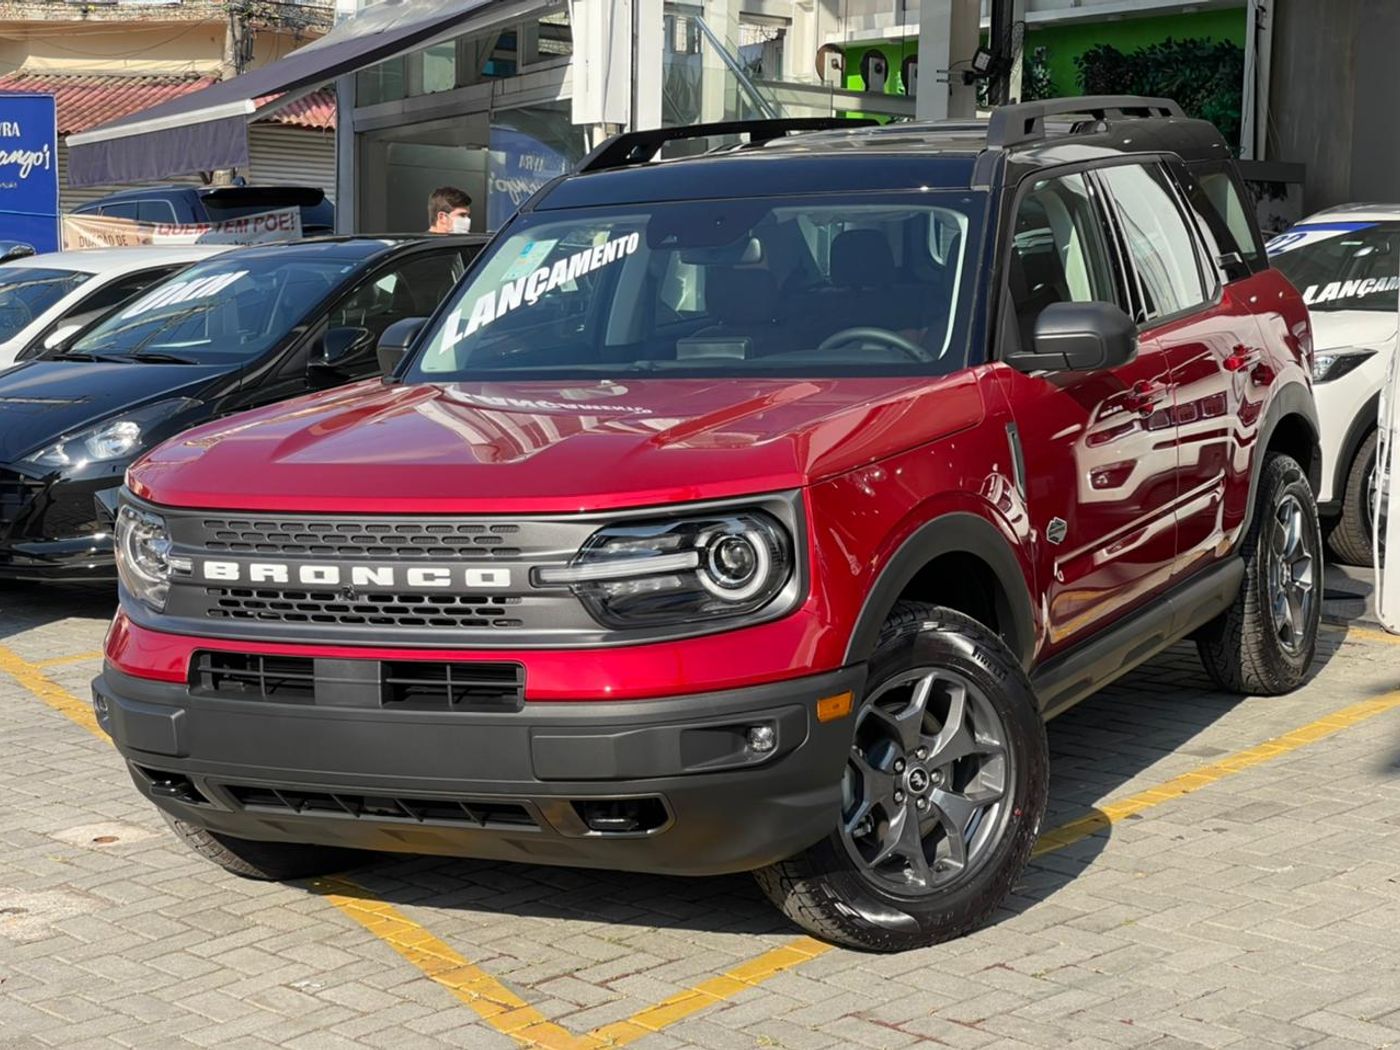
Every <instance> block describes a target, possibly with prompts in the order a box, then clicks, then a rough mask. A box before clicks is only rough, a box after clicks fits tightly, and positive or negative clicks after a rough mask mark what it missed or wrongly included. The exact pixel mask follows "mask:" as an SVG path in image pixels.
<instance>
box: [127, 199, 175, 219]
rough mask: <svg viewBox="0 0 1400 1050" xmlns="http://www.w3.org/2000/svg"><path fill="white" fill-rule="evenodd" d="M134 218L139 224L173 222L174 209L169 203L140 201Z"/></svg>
mask: <svg viewBox="0 0 1400 1050" xmlns="http://www.w3.org/2000/svg"><path fill="white" fill-rule="evenodd" d="M136 218H137V219H138V220H139V221H140V222H174V221H175V208H174V206H173V205H171V203H170V202H169V201H140V202H138V203H137V205H136Z"/></svg>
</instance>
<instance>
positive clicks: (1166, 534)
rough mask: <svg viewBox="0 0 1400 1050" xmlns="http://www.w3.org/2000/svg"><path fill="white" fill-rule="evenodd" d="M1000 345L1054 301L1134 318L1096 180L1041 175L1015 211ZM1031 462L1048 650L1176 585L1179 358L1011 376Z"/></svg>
mask: <svg viewBox="0 0 1400 1050" xmlns="http://www.w3.org/2000/svg"><path fill="white" fill-rule="evenodd" d="M1013 227H1014V228H1013V230H1012V234H1011V245H1010V248H1009V252H1008V255H1007V267H1006V269H1007V273H1008V280H1007V288H1006V293H1005V299H1004V301H1005V308H1004V311H1003V324H1002V326H1001V338H1002V340H1003V344H1004V345H1009V346H1017V345H1027V344H1029V343H1030V342H1031V341H1032V340H1033V338H1034V329H1035V322H1036V319H1037V318H1038V316H1039V314H1040V312H1041V311H1042V310H1043V309H1044V308H1045V307H1046V306H1048V305H1050V304H1051V303H1055V302H1092V301H1097V302H1109V303H1114V304H1116V305H1118V306H1120V307H1122V308H1123V309H1125V310H1127V311H1129V312H1131V311H1132V310H1133V309H1134V299H1133V296H1132V294H1131V290H1130V287H1129V285H1128V283H1127V281H1126V280H1125V277H1126V274H1125V269H1124V264H1123V260H1122V258H1121V254H1120V251H1119V248H1118V245H1117V241H1116V237H1115V234H1114V231H1113V228H1112V226H1111V224H1110V222H1109V217H1108V213H1107V211H1106V208H1105V206H1104V202H1103V199H1102V190H1101V189H1100V187H1099V185H1098V183H1097V182H1096V181H1095V180H1094V178H1093V177H1092V175H1091V174H1089V173H1087V172H1078V173H1072V174H1066V175H1060V176H1058V177H1055V178H1047V179H1041V180H1038V181H1036V182H1034V183H1033V184H1031V185H1030V186H1029V187H1027V188H1026V189H1025V190H1023V191H1022V193H1021V195H1020V197H1019V199H1018V202H1017V203H1016V204H1015V206H1014V221H1013ZM1000 371H1001V374H1002V382H1003V389H1004V391H1005V393H1006V396H1007V398H1008V402H1009V408H1010V411H1011V413H1012V416H1013V417H1014V420H1015V433H1014V434H1013V435H1012V436H1011V437H1012V442H1013V445H1014V446H1017V447H1019V450H1020V455H1021V456H1022V457H1023V459H1024V464H1025V469H1024V477H1025V486H1026V502H1027V505H1028V506H1029V508H1030V514H1031V519H1032V521H1031V524H1032V527H1033V529H1034V531H1035V559H1036V574H1037V580H1038V581H1039V582H1040V586H1041V589H1042V592H1043V611H1044V618H1045V623H1046V629H1047V631H1048V639H1047V650H1046V651H1047V654H1048V653H1050V652H1052V651H1054V650H1057V649H1062V648H1064V647H1067V646H1069V645H1071V644H1073V643H1074V642H1075V641H1077V640H1080V639H1082V638H1083V637H1085V636H1086V635H1088V634H1091V633H1093V632H1095V631H1098V630H1101V629H1103V628H1104V627H1105V626H1107V625H1109V624H1111V623H1113V622H1114V621H1115V620H1117V619H1118V618H1119V617H1121V616H1122V615H1123V614H1124V613H1125V612H1127V611H1129V610H1131V609H1132V608H1134V607H1135V606H1137V605H1139V604H1141V603H1142V602H1144V601H1145V600H1146V599H1148V598H1149V597H1150V596H1151V595H1152V594H1153V593H1154V592H1156V591H1158V590H1160V589H1161V588H1162V587H1163V586H1164V585H1165V584H1166V583H1167V582H1168V581H1169V579H1170V577H1171V572H1172V565H1173V562H1174V559H1175V556H1176V522H1175V518H1174V516H1173V505H1174V503H1175V500H1176V494H1177V484H1178V479H1177V453H1176V444H1175V437H1174V433H1173V421H1172V378H1171V369H1170V366H1169V365H1168V363H1167V359H1166V355H1165V354H1164V353H1163V352H1162V351H1161V348H1160V347H1159V346H1158V345H1157V344H1156V343H1155V342H1153V341H1152V340H1145V341H1144V342H1143V343H1142V345H1141V347H1140V348H1139V350H1138V353H1137V355H1136V357H1135V359H1134V360H1132V361H1130V362H1128V363H1127V364H1125V365H1122V366H1121V367H1116V368H1109V369H1102V370H1098V371H1092V372H1041V373H1034V374H1023V373H1020V372H1015V371H1013V370H1011V369H1002V370H1000Z"/></svg>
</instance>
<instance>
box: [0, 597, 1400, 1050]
mask: <svg viewBox="0 0 1400 1050" xmlns="http://www.w3.org/2000/svg"><path fill="white" fill-rule="evenodd" d="M1332 590H1333V597H1334V598H1335V599H1336V600H1335V601H1334V603H1333V604H1332V605H1331V606H1330V608H1329V612H1330V613H1331V615H1332V616H1333V617H1334V618H1337V617H1343V616H1344V617H1357V616H1362V617H1364V615H1365V612H1366V607H1365V598H1364V591H1365V590H1366V583H1365V580H1364V576H1363V577H1361V578H1358V579H1357V580H1346V579H1341V578H1337V579H1335V580H1334V581H1333V582H1332ZM1344 591H1347V592H1352V593H1355V594H1358V595H1361V597H1359V598H1354V599H1352V598H1346V597H1345V596H1344V594H1343V592H1344ZM105 601H106V599H105V596H104V595H103V594H102V593H101V592H98V593H94V592H91V591H83V590H63V589H49V590H46V591H34V590H14V589H9V590H0V741H3V744H4V750H3V757H0V1048H4V1050H18V1048H21V1047H23V1048H29V1047H47V1046H61V1047H64V1048H69V1050H78V1048H87V1047H94V1048H95V1047H113V1046H123V1047H142V1048H146V1047H184V1046H191V1045H193V1046H218V1047H221V1048H242V1047H248V1048H254V1047H256V1048H263V1050H266V1048H267V1047H269V1046H286V1047H291V1048H298V1050H302V1048H304V1050H313V1048H340V1047H355V1046H364V1047H394V1048H418V1047H424V1048H429V1047H500V1048H504V1047H510V1046H513V1045H516V1046H518V1045H527V1046H529V1045H535V1046H543V1047H553V1046H578V1047H601V1046H608V1045H620V1044H624V1043H628V1042H632V1041H633V1040H636V1043H635V1045H636V1046H638V1047H643V1048H661V1047H675V1046H698V1047H714V1048H721V1050H729V1048H744V1047H790V1048H794V1050H797V1048H807V1047H813V1048H817V1047H854V1046H869V1047H904V1046H911V1045H915V1044H918V1043H921V1042H926V1043H929V1044H932V1045H944V1046H952V1047H983V1046H986V1047H996V1048H1002V1047H1009V1048H1015V1047H1024V1046H1035V1047H1055V1048H1067V1047H1076V1048H1085V1050H1088V1048H1100V1047H1105V1048H1106V1047H1153V1048H1156V1050H1170V1048H1174V1047H1199V1046H1205V1047H1222V1046H1237V1047H1251V1048H1252V1047H1275V1046H1286V1047H1317V1048H1342V1047H1381V1046H1388V1045H1398V1046H1400V647H1397V646H1396V645H1395V644H1393V643H1392V642H1389V641H1387V640H1386V639H1385V637H1384V636H1382V635H1380V634H1379V633H1378V632H1376V631H1375V630H1374V629H1373V628H1370V627H1368V626H1366V625H1365V624H1364V623H1363V624H1362V625H1360V626H1353V627H1351V629H1350V633H1349V634H1348V630H1347V629H1346V628H1343V627H1337V626H1333V627H1330V628H1329V629H1328V631H1327V635H1326V642H1325V645H1324V652H1325V657H1324V659H1323V660H1322V661H1321V662H1320V664H1321V666H1320V667H1319V670H1318V672H1317V676H1316V678H1315V679H1314V680H1313V681H1312V683H1311V684H1310V685H1309V686H1308V687H1307V688H1305V689H1304V690H1302V691H1301V692H1299V693H1297V694H1296V695H1294V696H1290V697H1286V698H1283V699H1273V700H1268V699H1246V700H1239V699H1236V698H1231V697H1226V696H1222V695H1219V694H1217V693H1215V692H1213V691H1212V690H1211V689H1210V688H1209V686H1208V685H1207V683H1206V681H1205V679H1204V677H1203V676H1202V674H1201V673H1200V671H1199V668H1198V666H1197V664H1196V662H1195V659H1194V655H1193V653H1192V652H1191V650H1190V649H1189V648H1185V647H1183V648H1180V649H1178V650H1176V651H1173V652H1171V653H1169V654H1166V655H1165V656H1163V657H1162V658H1159V659H1158V660H1156V661H1154V662H1153V663H1152V664H1151V665H1150V666H1149V667H1146V668H1144V669H1143V670H1141V671H1140V672H1138V673H1136V674H1134V675H1133V676H1132V677H1131V678H1129V679H1128V680H1126V681H1124V682H1122V683H1121V684H1120V685H1118V686H1116V687H1115V688H1113V689H1111V690H1109V691H1108V692H1106V693H1105V694H1103V695H1101V696H1100V697H1097V698H1095V699H1094V700H1092V701H1090V702H1088V703H1085V704H1083V705H1081V706H1080V707H1079V708H1077V709H1076V710H1075V711H1073V712H1072V713H1071V714H1069V715H1067V716H1066V717H1064V718H1062V719H1060V720H1059V721H1057V722H1056V723H1054V724H1053V725H1052V727H1051V731H1050V737H1051V745H1052V749H1053V802H1052V811H1051V815H1050V819H1049V821H1048V823H1047V828H1059V829H1060V830H1059V831H1051V832H1050V833H1049V834H1048V835H1047V837H1046V838H1045V839H1044V840H1042V847H1041V849H1042V853H1041V855H1040V856H1039V857H1038V858H1037V859H1036V860H1035V861H1034V862H1033V865H1032V867H1031V869H1030V870H1029V871H1028V872H1027V874H1026V876H1025V878H1024V879H1023V880H1022V882H1021V884H1020V886H1019V887H1018V889H1017V892H1016V895H1015V897H1014V899H1013V900H1012V901H1011V904H1010V907H1009V908H1008V909H1007V910H1006V911H1005V913H1004V914H1003V915H1002V916H1001V920H1000V921H999V922H997V923H996V924H995V925H993V926H992V927H990V928H989V929H986V930H983V931H981V932H980V933H977V934H975V935H973V936H971V937H968V938H966V939H964V940H962V941H960V942H957V943H954V944H950V945H945V946H942V947H939V948H935V949H930V950H927V951H921V952H914V953H908V954H905V955H900V956H892V957H878V956H868V955H860V954H857V953H853V952H847V951H842V950H824V948H823V946H821V945H818V944H817V943H816V942H813V941H811V940H809V939H806V938H802V937H800V936H798V934H797V931H795V930H793V929H792V928H790V927H788V926H786V925H785V924H784V922H783V921H782V920H781V919H780V918H779V917H778V916H777V915H776V913H775V912H773V911H772V910H771V909H770V908H769V907H768V906H767V905H766V904H765V903H764V902H763V901H761V900H760V898H759V896H758V894H757V893H756V892H755V890H754V888H753V887H752V886H751V884H750V883H749V881H748V880H747V879H744V878H726V879H712V880H706V881H683V880H675V879H661V878H643V877H636V876H626V877H623V876H613V875H608V874H597V873H589V872H581V871H573V870H555V869H544V868H529V867H514V866H507V865H497V864H480V863H464V862H449V861H442V860H432V859H425V860H420V859H409V860H387V861H385V862H383V863H381V864H379V865H377V866H374V867H372V868H369V869H367V870H363V871H359V872H355V873H353V875H352V877H353V879H354V880H355V882H354V883H353V884H352V883H344V882H331V883H323V884H318V885H312V886H280V885H266V884H258V883H250V882H244V881H241V880H238V879H235V878H233V877H231V876H228V875H225V874H224V873H222V872H221V871H219V870H217V869H215V868H212V867H210V866H208V865H207V864H205V863H203V862H202V861H200V860H198V859H197V858H195V857H193V856H192V855H188V854H186V853H185V852H184V851H183V850H182V849H181V848H179V847H178V846H177V845H176V843H175V842H174V841H173V840H172V838H171V837H170V836H169V835H168V834H167V833H166V831H165V829H164V825H163V824H162V823H161V821H160V820H159V819H158V818H157V817H156V815H155V814H154V812H152V811H151V810H150V809H149V808H148V807H147V806H145V805H144V804H143V803H141V802H139V801H138V799H137V796H136V794H135V792H134V791H133V790H132V788H131V786H130V784H129V782H128V781H127V779H126V776H125V774H124V772H123V771H122V768H121V765H120V763H119V762H118V761H117V758H116V755H115V753H114V752H113V751H112V750H111V748H110V747H109V746H108V745H107V744H105V743H104V742H103V741H102V740H100V739H98V738H97V737H96V736H94V735H93V734H92V733H91V732H90V731H85V729H84V728H83V727H82V725H81V724H79V723H80V722H81V721H82V720H84V718H85V713H86V708H85V704H84V703H83V702H82V701H83V700H84V698H85V695H86V694H85V686H86V682H87V679H88V678H89V677H90V676H91V674H92V673H93V672H94V671H95V670H96V669H97V666H98V661H97V659H96V658H94V657H93V656H92V655H91V654H92V653H93V652H94V651H95V650H96V649H97V648H98V647H99V646H100V643H101V637H102V631H103V627H104V622H105V616H106V614H107V612H108V610H107V609H106V608H105ZM74 696H76V697H77V701H75V700H74V699H73V697H74ZM65 712H66V714H65ZM75 719H76V720H77V721H75ZM1265 741H1270V742H1269V743H1263V742H1265ZM1261 745H1262V746H1261ZM585 1033H591V1034H588V1035H585Z"/></svg>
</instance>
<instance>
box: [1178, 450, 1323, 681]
mask: <svg viewBox="0 0 1400 1050" xmlns="http://www.w3.org/2000/svg"><path fill="white" fill-rule="evenodd" d="M1256 499H1257V500H1258V502H1257V504H1256V505H1255V508H1254V519H1253V521H1252V522H1251V523H1250V526H1249V531H1248V532H1247V533H1246V534H1245V538H1244V546H1243V549H1242V550H1241V552H1240V556H1241V557H1242V558H1243V559H1244V570H1245V571H1244V583H1243V584H1242V585H1241V586H1240V593H1239V595H1238V597H1236V598H1235V602H1234V604H1233V605H1231V606H1230V608H1228V609H1226V610H1225V611H1224V612H1223V613H1221V614H1220V615H1219V616H1217V617H1216V618H1215V619H1214V620H1212V621H1211V622H1210V623H1208V624H1206V625H1205V626H1204V627H1202V628H1201V629H1200V631H1199V632H1197V635H1196V648H1197V651H1198V652H1199V653H1200V656H1201V663H1202V664H1204V665H1205V669H1206V671H1207V673H1209V675H1210V677H1211V679H1212V680H1214V682H1215V684H1216V685H1218V686H1220V687H1221V688H1222V689H1226V690H1228V691H1230V692H1233V693H1246V694H1252V695H1256V696H1278V695H1281V694H1283V693H1287V692H1291V691H1292V690H1294V689H1296V688H1298V686H1300V685H1301V684H1302V683H1303V679H1304V678H1305V677H1306V676H1307V673H1308V668H1310V667H1311V666H1312V661H1313V656H1314V654H1315V653H1316V652H1317V631H1318V627H1319V625H1320V624H1321V622H1322V532H1321V529H1320V528H1319V526H1318V522H1317V504H1316V502H1315V501H1314V499H1313V492H1312V486H1311V485H1309V484H1308V479H1307V476H1306V475H1305V474H1304V473H1303V468H1302V467H1300V466H1299V465H1298V463H1297V461H1296V460H1294V459H1292V458H1291V457H1289V456H1285V455H1282V454H1279V453H1269V455H1268V458H1267V459H1266V460H1265V461H1264V469H1263V471H1262V473H1261V474H1260V477H1259V489H1258V492H1257V494H1256Z"/></svg>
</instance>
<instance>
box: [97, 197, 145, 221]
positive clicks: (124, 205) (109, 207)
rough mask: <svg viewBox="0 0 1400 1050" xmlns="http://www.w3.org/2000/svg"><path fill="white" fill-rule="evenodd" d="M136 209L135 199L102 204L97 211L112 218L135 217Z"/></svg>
mask: <svg viewBox="0 0 1400 1050" xmlns="http://www.w3.org/2000/svg"><path fill="white" fill-rule="evenodd" d="M136 209H137V204H136V202H135V201H118V202H117V203H116V204H104V205H103V206H102V207H101V208H100V209H99V211H100V213H101V214H103V215H106V216H107V217H108V218H112V219H134V218H136Z"/></svg>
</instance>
